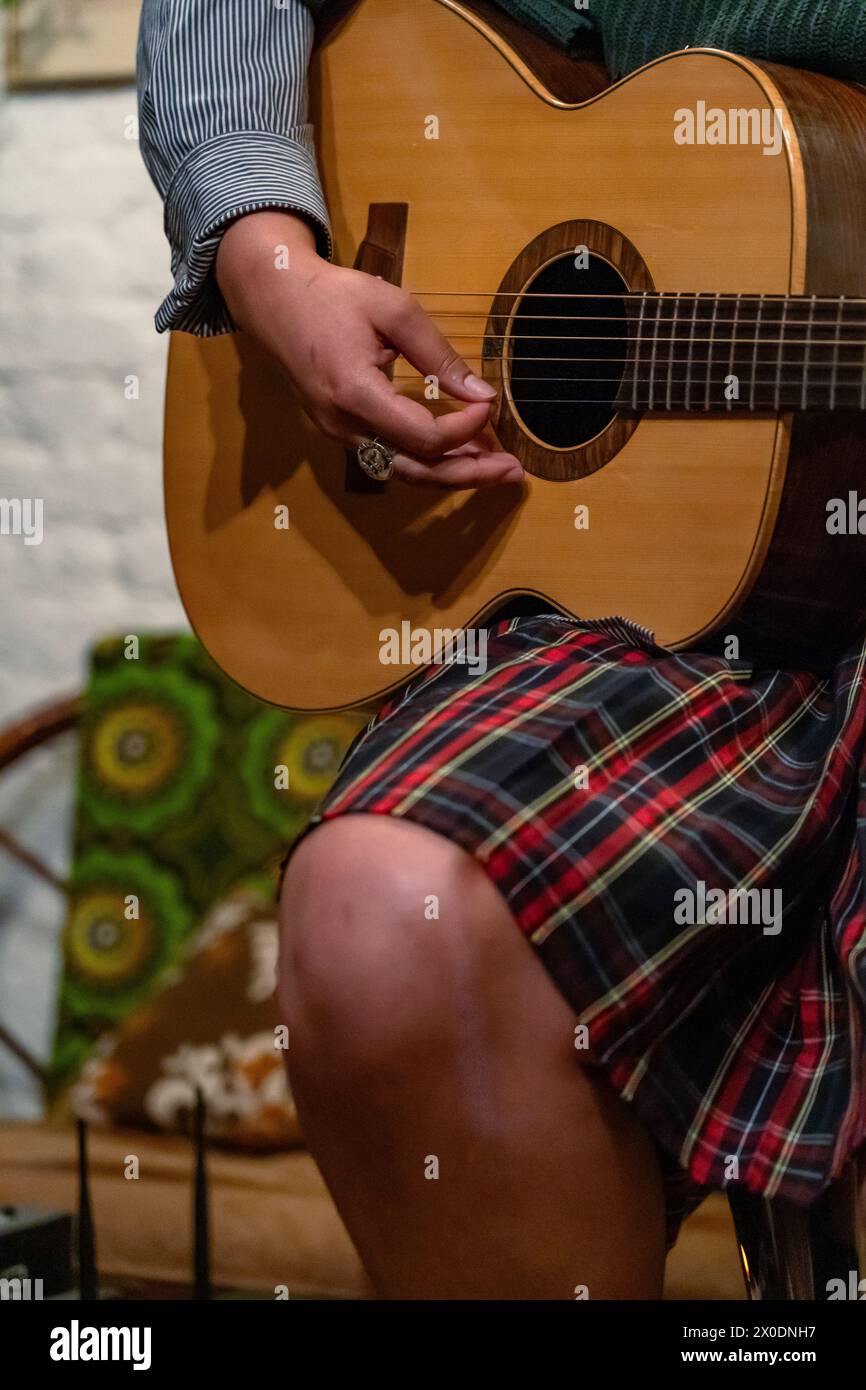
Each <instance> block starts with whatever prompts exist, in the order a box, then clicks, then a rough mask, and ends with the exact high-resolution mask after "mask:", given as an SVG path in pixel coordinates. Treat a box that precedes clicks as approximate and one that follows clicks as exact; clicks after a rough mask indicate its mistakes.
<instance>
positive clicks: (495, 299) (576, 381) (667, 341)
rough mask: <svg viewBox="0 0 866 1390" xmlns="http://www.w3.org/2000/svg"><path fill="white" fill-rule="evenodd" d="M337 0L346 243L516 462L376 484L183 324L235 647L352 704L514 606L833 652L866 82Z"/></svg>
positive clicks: (856, 408)
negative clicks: (473, 481) (443, 640)
mask: <svg viewBox="0 0 866 1390" xmlns="http://www.w3.org/2000/svg"><path fill="white" fill-rule="evenodd" d="M328 14H329V27H327V28H323V29H322V31H321V32H320V34H319V38H318V46H317V49H316V52H315V56H314V62H313V68H312V75H311V103H312V107H311V120H313V121H314V122H315V127H316V131H317V139H318V148H319V159H320V167H321V171H322V177H323V182H324V189H325V196H326V198H327V202H328V205H329V208H330V212H331V216H332V219H333V227H334V236H335V244H336V255H337V258H338V260H339V261H340V262H341V263H342V264H347V265H353V264H354V265H356V266H357V267H359V268H360V269H362V270H365V271H367V272H368V273H370V274H373V275H381V276H384V277H386V278H387V279H389V280H392V281H394V282H395V283H402V284H403V286H404V287H406V288H407V289H408V290H409V291H410V292H411V293H412V294H414V295H416V296H417V297H418V300H419V302H420V303H421V304H422V305H423V306H424V308H425V309H426V310H427V311H428V312H429V313H430V314H431V315H432V316H433V318H434V319H435V321H436V323H437V324H438V325H439V326H440V327H441V328H442V330H443V331H444V332H445V334H446V336H447V337H448V338H449V339H450V340H451V341H452V342H453V343H454V345H455V347H456V348H457V350H458V351H460V352H461V353H462V354H463V355H464V356H465V357H466V358H467V360H468V361H469V362H470V363H471V364H472V365H473V366H474V368H475V370H476V371H478V372H479V373H483V375H484V376H485V377H486V378H487V380H489V381H490V382H492V383H494V385H495V386H496V388H497V390H498V393H499V394H498V397H497V401H496V403H495V406H494V410H493V416H492V427H493V429H494V430H495V432H496V434H497V435H498V437H499V439H500V440H501V442H502V445H503V446H504V447H505V448H507V449H508V450H509V451H511V452H513V453H514V454H516V455H517V456H518V457H519V458H520V459H521V461H522V463H523V464H524V466H525V469H526V473H527V477H526V481H525V483H524V484H520V485H505V486H501V487H498V488H491V489H481V490H477V491H473V490H469V491H462V492H449V491H445V490H440V489H418V488H412V487H410V486H408V485H406V484H404V483H401V482H400V481H399V479H397V478H394V479H392V480H391V481H390V482H389V483H387V484H385V485H383V484H381V483H377V482H374V481H371V480H370V479H369V478H368V477H367V475H366V474H365V473H363V472H362V470H361V469H360V467H359V465H358V463H357V460H356V459H355V458H354V457H353V456H352V455H348V456H347V454H346V451H345V450H344V449H342V448H341V447H339V446H338V445H336V444H334V443H333V442H330V441H328V440H326V439H324V438H322V437H321V436H320V435H319V434H318V433H317V431H316V430H315V429H314V428H313V426H312V425H311V424H310V423H309V421H308V420H307V418H306V417H305V415H304V414H303V412H302V411H301V409H300V407H299V406H298V404H297V403H296V401H295V400H294V398H293V395H292V392H291V389H290V388H289V386H288V385H287V384H286V382H285V380H284V379H283V377H282V376H281V375H280V373H279V371H278V370H277V368H276V366H275V365H274V363H273V362H272V361H270V360H269V359H268V358H267V356H266V355H265V354H264V353H263V352H261V351H260V350H258V349H257V348H256V346H255V345H254V344H253V343H252V342H250V341H249V340H248V339H247V338H246V337H245V336H244V335H243V334H233V335H225V336H222V337H218V338H213V339H209V340H208V339H204V340H203V339H199V338H196V337H193V336H191V335H188V334H182V333H175V334H174V335H173V337H172V342H171V348H170V359H169V377H168V392H167V407H166V440H165V494H166V507H167V519H168V530H169V538H170V545H171V554H172V559H173V564H174V569H175V574H176V577H177V582H178V585H179V588H180V592H181V595H182V598H183V602H184V604H185V606H186V610H187V612H188V615H189V618H190V621H191V623H192V626H193V628H194V629H195V631H196V633H197V634H198V636H199V637H200V638H201V640H202V642H203V643H204V645H205V646H206V647H207V649H208V650H209V651H210V653H211V654H212V656H213V657H214V659H215V660H216V661H217V663H218V664H219V665H220V666H221V667H222V668H223V670H224V671H226V672H227V673H228V674H229V675H230V676H231V677H232V678H233V679H234V680H235V681H237V682H239V683H240V685H242V686H244V687H245V688H246V689H247V690H250V691H252V692H253V693H255V694H256V695H258V696H260V697H262V698H263V699H265V700H268V701H272V702H274V703H276V704H279V705H284V706H288V707H291V708H295V709H299V710H313V709H332V708H339V707H345V706H348V705H353V704H360V703H367V702H370V701H373V700H376V699H378V698H381V697H382V696H384V695H385V694H386V693H388V692H390V691H393V690H394V689H396V687H397V686H399V684H400V683H401V682H402V681H404V680H405V679H406V678H407V676H409V675H411V674H412V673H413V671H415V670H417V667H418V663H419V661H423V660H425V659H429V658H430V652H431V651H434V652H435V649H436V647H437V635H441V634H448V633H456V632H464V631H472V630H473V629H475V628H476V627H477V626H478V625H479V624H483V623H484V621H485V620H486V619H488V618H489V617H490V615H491V614H493V613H494V612H499V611H501V610H502V608H503V605H505V604H507V603H508V602H513V603H515V604H522V605H527V606H532V605H534V606H536V607H537V608H540V609H547V610H551V611H555V612H559V613H562V614H565V615H573V616H577V617H581V618H595V617H599V616H602V615H614V614H616V615H624V616H626V617H628V618H630V619H632V620H634V621H636V622H638V623H640V624H642V625H644V626H645V627H647V628H649V629H651V630H652V631H653V632H654V633H655V635H656V639H657V641H658V642H659V643H661V644H664V645H666V646H669V647H672V648H683V647H697V648H700V649H701V650H716V649H717V650H719V651H720V652H723V653H724V654H726V655H729V656H731V655H733V656H741V657H743V658H747V659H750V660H754V661H758V662H767V663H769V662H773V663H775V664H786V663H792V664H793V663H796V664H797V665H799V666H804V667H810V668H813V669H817V670H820V669H823V667H824V666H825V665H826V664H827V663H829V662H831V661H832V660H833V658H834V656H837V655H838V654H839V653H840V652H841V651H842V650H843V649H844V647H845V645H846V644H847V643H849V642H851V641H853V640H855V639H856V637H857V635H858V634H859V633H860V632H861V631H862V630H863V628H864V626H866V538H864V533H866V501H864V502H862V503H861V501H860V496H859V493H858V489H861V490H862V493H863V496H864V498H866V468H864V467H863V464H864V462H866V459H864V424H863V422H864V415H863V414H862V412H863V410H864V407H866V89H863V88H861V87H858V86H857V85H856V84H847V83H842V82H838V81H834V80H832V79H830V78H827V77H821V76H816V75H812V74H807V73H803V72H798V71H793V70H790V69H786V68H783V67H778V66H774V65H772V64H768V63H764V62H760V63H759V62H753V61H750V60H747V59H745V58H741V57H738V56H736V55H734V54H731V53H723V52H718V51H714V50H706V49H694V50H686V51H684V52H681V53H675V54H672V55H671V56H669V57H665V58H661V59H659V60H657V61H654V62H652V63H650V64H648V65H647V66H646V67H644V68H642V69H641V70H640V71H639V72H636V73H635V74H634V75H632V76H630V77H628V78H626V79H624V80H623V81H620V82H618V83H616V84H614V85H610V83H609V82H608V80H607V77H606V74H605V71H604V68H603V66H602V64H601V62H600V60H599V57H598V55H597V54H595V53H594V52H592V51H587V53H585V54H584V55H582V56H580V57H578V58H576V59H575V58H565V57H564V56H563V55H562V54H560V53H558V52H556V51H554V49H553V48H552V47H551V46H549V45H547V44H546V43H544V42H543V41H542V40H541V39H539V38H536V37H534V36H532V35H530V34H528V33H526V32H525V31H523V30H522V29H520V28H518V26H516V25H515V24H514V23H513V22H511V21H510V20H508V19H507V18H505V17H504V16H503V15H502V14H501V13H500V12H499V11H498V10H497V9H496V8H495V7H494V6H493V5H491V4H489V3H487V0H471V3H470V0H363V3H361V4H357V3H351V2H350V0H342V3H339V0H338V3H337V4H336V5H335V7H334V8H333V9H332V10H331V11H329V12H328ZM393 378H394V385H395V388H396V389H398V390H400V391H404V392H407V393H409V394H411V395H414V396H415V397H416V398H417V399H418V400H421V401H424V402H425V403H426V404H427V405H428V406H429V408H430V409H431V410H434V411H439V410H447V409H449V408H453V403H449V401H448V400H447V399H446V398H444V397H442V398H440V399H436V396H437V387H436V382H435V381H434V380H431V379H425V378H422V377H421V376H419V374H418V373H417V372H415V371H414V370H413V369H412V368H411V367H410V366H409V365H408V364H407V363H406V362H405V361H403V360H400V361H398V362H397V363H395V365H394V368H393ZM395 634H396V637H397V639H398V640H396V641H395V640H394V639H395ZM421 639H424V640H421ZM431 643H432V646H431Z"/></svg>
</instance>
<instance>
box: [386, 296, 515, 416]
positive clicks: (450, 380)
mask: <svg viewBox="0 0 866 1390" xmlns="http://www.w3.org/2000/svg"><path fill="white" fill-rule="evenodd" d="M374 323H375V327H376V328H377V329H378V330H379V331H380V332H381V333H384V334H385V335H386V336H387V337H388V338H389V340H390V341H391V342H392V343H394V344H395V346H396V347H398V348H399V349H400V352H401V353H402V354H403V356H404V357H405V358H406V361H407V362H411V364H412V366H413V367H415V368H417V370H418V371H419V372H421V373H422V374H423V375H424V376H434V377H435V378H436V380H437V381H438V383H439V385H440V387H441V388H442V389H443V390H444V391H446V392H447V394H448V395H449V396H455V397H456V398H457V400H460V401H479V400H482V401H492V400H493V398H494V396H495V395H496V389H495V387H493V386H491V385H490V383H489V382H487V381H482V379H481V377H479V376H476V375H475V373H474V372H473V371H472V369H471V368H470V366H469V364H468V362H465V361H464V360H463V358H462V357H461V356H460V354H459V353H458V352H456V351H455V349H454V348H453V347H452V345H451V344H450V343H449V341H448V339H447V338H445V337H443V335H442V334H441V333H440V332H439V329H438V328H437V327H436V325H435V323H434V322H433V320H432V319H431V318H430V317H429V315H428V314H426V313H425V312H424V310H423V309H422V308H421V306H420V304H419V303H418V302H417V300H414V299H412V298H411V297H410V296H408V295H406V294H404V293H403V292H402V291H396V292H395V293H394V294H393V295H382V296H380V297H379V298H378V299H377V303H376V318H375V319H374Z"/></svg>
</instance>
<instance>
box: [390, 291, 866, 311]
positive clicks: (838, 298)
mask: <svg viewBox="0 0 866 1390" xmlns="http://www.w3.org/2000/svg"><path fill="white" fill-rule="evenodd" d="M410 293H411V295H412V297H413V298H414V299H421V298H428V297H429V298H439V299H442V298H446V299H464V298H470V299H479V298H485V299H492V298H499V297H501V296H505V297H506V298H509V299H519V300H524V299H618V300H619V301H620V302H621V303H622V302H623V301H625V302H627V303H629V302H630V303H632V304H634V303H636V302H637V301H638V300H641V299H642V300H644V301H645V302H646V301H648V300H651V299H654V300H663V301H664V300H668V301H671V302H673V301H674V300H676V299H677V297H678V296H679V297H680V298H686V297H689V298H692V299H694V300H695V301H699V300H703V301H704V302H705V303H706V302H707V301H708V300H716V301H721V300H731V301H733V302H735V303H741V304H745V303H748V302H752V301H754V302H758V301H761V302H764V303H766V302H768V301H770V302H772V301H773V300H781V301H783V302H784V303H786V304H803V305H808V304H831V305H833V307H834V308H844V307H845V306H846V305H848V304H866V296H863V295H847V294H843V295H838V294H835V295H833V294H824V295H821V294H736V293H729V292H723V293H721V294H715V293H714V292H713V291H712V290H627V289H624V290H620V291H619V293H614V294H596V293H594V292H591V291H588V290H583V291H581V292H580V293H576V292H571V291H563V292H561V293H558V292H556V291H550V290H548V291H545V292H543V293H542V292H540V291H537V290H526V291H525V292H524V291H522V290H411V291H410Z"/></svg>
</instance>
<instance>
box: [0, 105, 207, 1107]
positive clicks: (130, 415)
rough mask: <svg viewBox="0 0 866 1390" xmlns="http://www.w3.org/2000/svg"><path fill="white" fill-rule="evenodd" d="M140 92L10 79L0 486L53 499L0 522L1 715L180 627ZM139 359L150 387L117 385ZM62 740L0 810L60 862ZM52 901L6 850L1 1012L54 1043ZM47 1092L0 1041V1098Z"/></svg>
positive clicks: (2, 228) (154, 215) (159, 239)
mask: <svg viewBox="0 0 866 1390" xmlns="http://www.w3.org/2000/svg"><path fill="white" fill-rule="evenodd" d="M134 111H135V100H134V92H133V90H132V89H131V88H129V89H123V90H108V91H82V92H74V91H66V92H58V93H52V94H45V95H35V94H20V95H19V94H6V95H5V96H2V95H0V187H2V189H3V196H2V211H0V497H42V498H44V540H43V543H42V544H41V545H39V546H25V545H24V544H23V541H22V539H21V538H20V537H14V536H2V535H0V722H3V723H5V722H6V721H8V720H9V719H10V718H11V717H13V716H15V715H17V714H19V713H24V712H25V711H26V710H28V709H29V708H30V707H32V706H33V705H34V704H36V703H37V702H41V701H45V700H50V699H52V698H53V697H54V696H56V695H59V694H61V693H64V692H66V691H71V690H75V689H77V688H78V687H79V686H80V685H81V682H82V678H83V674H84V670H85V657H86V652H87V649H88V647H89V646H90V645H91V644H92V642H93V641H94V639H95V638H97V637H99V636H101V635H103V634H105V633H108V632H115V631H118V630H120V631H123V632H130V631H132V632H140V631H146V630H155V629H161V630H171V629H178V628H181V627H185V626H186V623H185V619H184V617H183V612H182V609H181V607H180V603H179V601H178V599H177V596H176V593H175V588H174V583H173V580H172V576H171V569H170V566H169V560H168V552H167V547H166V541H165V534H164V527H163V518H162V492H161V460H160V440H161V430H162V396H163V385H164V371H165V351H166V343H165V341H164V340H163V339H160V338H159V337H158V336H157V334H156V333H155V331H154V329H153V324H152V315H153V311H154V309H155V307H156V304H157V303H158V301H159V299H160V298H161V296H162V294H163V293H164V292H165V290H166V288H167V285H168V283H169V280H168V250H167V247H166V245H165V242H164V240H163V236H162V211H161V207H160V204H159V199H158V198H157V195H156V192H155V190H154V189H153V187H152V185H151V184H150V181H149V179H148V177H147V174H146V172H145V169H144V167H143V165H142V163H141V159H140V156H139V152H138V147H137V144H136V142H135V141H134V140H128V139H126V138H125V136H124V123H125V121H126V118H127V117H129V116H130V115H132V114H133V113H134ZM133 373H134V374H135V375H136V376H138V378H139V381H140V399H139V400H138V401H128V400H125V399H124V388H123V383H124V378H125V377H126V376H127V375H129V374H133ZM72 752H73V750H72V748H71V747H70V744H69V741H68V740H67V742H66V747H65V749H59V750H58V751H57V753H56V755H55V756H54V757H53V758H50V759H48V760H47V762H46V760H45V759H38V760H36V765H35V766H33V765H32V764H33V761H34V760H32V759H31V760H29V762H30V763H31V766H29V767H27V768H26V769H24V768H22V770H21V773H19V774H17V775H16V776H15V777H13V778H8V777H7V778H4V779H0V823H2V824H4V825H7V826H10V827H11V826H14V827H15V828H16V831H17V833H18V834H19V835H20V837H21V838H22V839H24V840H27V841H28V842H30V843H32V844H37V843H38V844H41V845H42V846H43V847H47V848H48V850H49V852H50V856H51V859H52V861H53V862H54V863H55V864H56V866H57V867H58V868H61V869H62V868H63V866H64V864H65V858H66V849H67V844H68V837H69V831H70V823H69V822H70V817H69V810H70V799H69V782H70V776H71V770H72V756H71V755H72ZM61 916H62V912H61V904H60V902H59V900H58V899H57V898H56V896H54V895H52V894H51V892H50V890H47V889H33V888H31V887H30V886H29V885H28V881H27V880H26V878H25V877H24V876H23V875H20V874H19V873H18V872H17V871H14V872H13V871H11V870H10V867H9V864H8V861H4V860H3V858H2V855H0V1019H2V1020H3V1021H4V1022H5V1023H6V1025H7V1026H8V1027H14V1028H15V1030H16V1031H17V1032H18V1034H19V1035H20V1036H21V1037H22V1040H23V1041H24V1042H25V1043H27V1044H28V1045H30V1046H31V1047H33V1048H34V1049H36V1050H37V1051H38V1052H39V1053H41V1054H44V1053H45V1051H46V1049H47V1046H48V1042H49V1038H50V1034H51V1020H52V1012H53V1002H54V986H55V981H54V978H53V971H54V968H56V959H57V953H56V938H57V932H58V929H59V926H60V922H61ZM37 1108H38V1097H37V1094H36V1092H35V1091H34V1089H33V1087H32V1086H31V1085H30V1084H29V1083H28V1082H27V1080H26V1077H25V1076H24V1075H23V1073H22V1072H21V1071H20V1069H19V1068H17V1066H15V1065H12V1064H10V1062H9V1059H8V1056H7V1055H6V1054H4V1052H3V1050H2V1049H0V1113H2V1112H7V1113H8V1112H17V1113H20V1114H24V1113H33V1111H34V1110H35V1109H37Z"/></svg>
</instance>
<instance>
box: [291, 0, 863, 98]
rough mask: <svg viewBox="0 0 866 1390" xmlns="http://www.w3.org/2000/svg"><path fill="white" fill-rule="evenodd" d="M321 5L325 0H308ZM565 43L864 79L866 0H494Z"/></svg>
mask: <svg viewBox="0 0 866 1390" xmlns="http://www.w3.org/2000/svg"><path fill="white" fill-rule="evenodd" d="M306 3H307V4H308V5H309V7H310V8H311V9H312V10H314V11H315V10H320V9H322V8H323V7H324V6H325V5H326V4H328V3H329V0H306ZM496 3H497V4H498V5H499V7H500V9H503V10H506V11H507V12H508V13H509V14H510V15H512V16H513V17H514V18H515V19H518V20H520V21H521V22H522V23H524V24H526V25H527V26H528V27H530V28H533V29H536V30H538V31H539V32H540V33H542V34H544V35H545V36H546V37H547V38H549V39H552V40H553V41H554V43H557V44H559V45H560V46H561V47H563V48H569V47H570V46H571V45H572V44H573V43H575V42H576V41H579V40H580V38H581V36H585V35H586V33H587V31H588V30H589V29H590V28H591V27H597V28H598V29H599V30H600V32H601V37H602V42H603V44H604V52H605V58H606V61H607V66H608V68H609V69H610V71H611V73H612V75H613V76H614V77H622V76H623V74H624V73H627V72H633V71H634V69H635V68H639V67H640V66H641V65H642V64H643V63H647V62H649V60H650V59H651V58H657V57H659V56H660V55H661V54H663V53H672V52H673V51H674V50H675V49H677V48H686V47H688V46H691V47H693V48H695V47H703V46H707V47H711V48H726V49H728V50H730V51H731V52H733V53H743V54H746V55H747V56H748V57H750V58H766V59H770V60H772V61H774V62H777V63H786V64H788V66H790V67H795V68H812V69H814V70H816V71H818V72H829V73H832V74H834V75H835V76H837V77H848V78H853V79H855V80H856V81H858V82H866V0H587V3H586V8H585V9H584V10H582V11H581V10H579V9H578V8H577V6H576V5H575V0H496Z"/></svg>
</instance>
